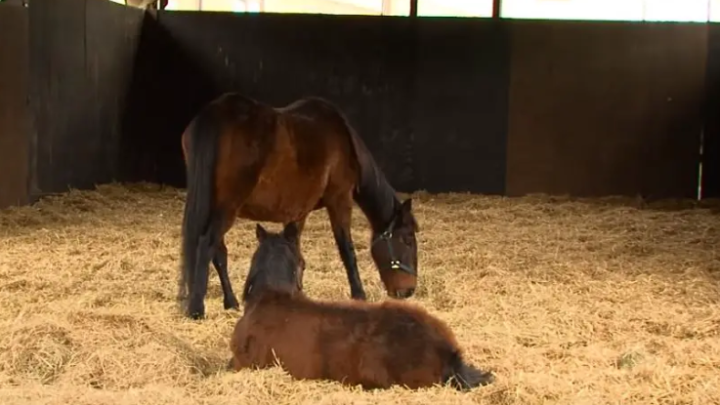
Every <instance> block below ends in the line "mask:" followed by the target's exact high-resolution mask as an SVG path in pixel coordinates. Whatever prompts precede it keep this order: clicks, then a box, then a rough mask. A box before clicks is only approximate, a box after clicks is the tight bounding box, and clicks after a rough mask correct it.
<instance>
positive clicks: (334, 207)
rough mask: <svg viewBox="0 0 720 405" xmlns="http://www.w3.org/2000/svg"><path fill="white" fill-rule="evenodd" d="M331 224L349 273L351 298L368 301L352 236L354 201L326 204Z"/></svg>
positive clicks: (337, 201)
mask: <svg viewBox="0 0 720 405" xmlns="http://www.w3.org/2000/svg"><path fill="white" fill-rule="evenodd" d="M326 207H327V212H328V216H329V217H330V224H331V226H332V231H333V236H334V237H335V244H336V245H337V248H338V250H339V251H340V258H341V259H342V262H343V265H344V266H345V271H346V272H347V278H348V282H349V283H350V296H351V297H352V298H353V299H357V300H363V301H364V300H366V299H367V297H366V295H365V290H364V289H363V285H362V281H361V280H360V273H359V271H358V266H357V257H356V256H355V246H354V245H353V241H352V235H351V232H350V229H351V228H350V227H351V221H352V199H349V198H348V199H347V200H346V199H340V200H335V201H331V202H328V203H327V204H326Z"/></svg>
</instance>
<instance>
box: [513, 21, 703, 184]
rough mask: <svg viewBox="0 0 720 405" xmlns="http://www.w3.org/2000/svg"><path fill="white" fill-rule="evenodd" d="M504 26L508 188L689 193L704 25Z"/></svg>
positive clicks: (558, 23) (694, 157)
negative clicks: (508, 59)
mask: <svg viewBox="0 0 720 405" xmlns="http://www.w3.org/2000/svg"><path fill="white" fill-rule="evenodd" d="M509 28H510V32H511V38H512V72H511V80H510V83H511V84H510V90H509V91H510V123H509V135H508V161H507V165H508V166H507V173H508V174H507V176H508V178H507V191H508V194H509V195H522V194H527V193H534V192H544V193H550V194H572V195H579V196H600V195H636V194H641V195H643V196H645V197H648V198H662V197H688V198H693V197H694V196H695V194H696V188H697V167H698V150H699V142H700V141H699V139H700V132H701V130H702V127H703V123H702V106H703V97H704V91H703V87H704V81H705V79H704V69H705V53H706V44H707V28H706V27H705V26H703V25H700V24H660V23H658V24H640V23H607V22H606V23H599V22H566V21H552V22H549V21H548V22H540V21H513V22H510V23H509Z"/></svg>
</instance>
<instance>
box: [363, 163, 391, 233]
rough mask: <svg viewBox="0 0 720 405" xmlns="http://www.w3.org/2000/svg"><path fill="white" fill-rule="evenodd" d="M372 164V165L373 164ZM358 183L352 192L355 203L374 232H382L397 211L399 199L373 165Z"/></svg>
mask: <svg viewBox="0 0 720 405" xmlns="http://www.w3.org/2000/svg"><path fill="white" fill-rule="evenodd" d="M373 166H374V165H373ZM365 173H366V174H367V176H362V177H363V179H362V180H361V181H360V184H358V187H357V189H356V191H355V193H354V199H355V202H356V203H357V205H358V206H359V207H360V209H361V210H362V212H363V213H364V214H365V216H366V217H367V219H368V221H369V222H370V226H371V227H372V229H373V231H374V232H376V233H380V232H383V231H384V230H385V228H386V227H387V226H388V225H389V224H390V221H392V219H393V217H394V216H395V213H396V212H397V209H398V206H399V205H400V201H399V200H398V198H397V196H396V195H395V189H393V188H392V186H391V185H390V183H389V182H388V181H387V179H386V178H385V176H384V175H383V173H382V172H381V171H380V170H379V169H378V168H377V166H374V167H372V168H370V170H368V171H366V172H365Z"/></svg>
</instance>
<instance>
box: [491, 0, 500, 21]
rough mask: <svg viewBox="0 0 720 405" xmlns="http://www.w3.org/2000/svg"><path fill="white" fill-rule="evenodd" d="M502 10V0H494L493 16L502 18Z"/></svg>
mask: <svg viewBox="0 0 720 405" xmlns="http://www.w3.org/2000/svg"><path fill="white" fill-rule="evenodd" d="M501 10H502V0H493V12H492V18H493V19H494V20H497V19H499V18H500V11H501Z"/></svg>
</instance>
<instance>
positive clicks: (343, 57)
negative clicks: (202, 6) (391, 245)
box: [123, 12, 509, 194]
mask: <svg viewBox="0 0 720 405" xmlns="http://www.w3.org/2000/svg"><path fill="white" fill-rule="evenodd" d="M140 43H141V48H140V50H139V52H138V56H137V58H136V61H135V72H134V75H133V77H134V79H133V84H132V86H131V95H130V96H129V98H128V101H129V103H130V104H129V105H128V107H129V109H130V111H129V112H128V114H127V119H126V130H125V133H127V134H129V136H130V137H132V139H131V138H128V142H127V143H126V149H125V156H127V157H126V158H124V159H123V161H127V162H133V163H132V166H133V167H135V168H136V169H135V172H134V173H133V175H132V176H131V177H132V178H133V179H140V178H143V179H147V180H153V181H159V182H166V183H170V184H174V185H179V186H182V185H184V181H185V179H184V168H183V163H182V156H181V154H180V153H181V152H180V135H181V133H182V130H183V129H184V127H185V125H187V123H188V122H189V121H190V120H191V118H192V115H193V114H195V112H196V111H197V110H198V109H199V107H200V106H201V105H202V104H204V103H206V102H208V101H210V99H211V98H212V97H215V96H218V95H219V94H220V93H222V92H224V91H231V90H232V91H240V92H243V93H245V94H247V95H249V96H251V97H254V98H257V99H259V100H262V101H265V102H268V103H270V104H273V105H277V106H280V105H285V104H288V103H290V102H292V101H293V100H295V99H297V98H299V97H302V96H305V95H318V96H322V97H327V98H329V99H330V100H332V101H333V102H335V103H336V104H338V105H339V106H340V107H341V108H342V109H343V110H344V111H345V113H346V114H347V115H348V117H349V119H350V121H351V123H352V124H353V125H354V126H355V127H356V128H357V129H358V132H359V133H360V135H361V136H362V137H363V138H364V139H365V142H366V143H367V145H368V147H369V148H370V150H371V151H372V153H373V154H374V156H375V158H376V160H377V161H378V163H379V164H380V166H381V167H382V169H383V170H384V171H385V172H386V174H387V176H388V178H389V180H390V181H391V182H392V184H393V185H394V186H395V187H396V188H397V189H399V190H401V191H412V190H416V189H427V190H429V191H474V192H482V193H488V194H492V193H497V194H501V193H503V191H504V183H505V180H504V170H505V160H504V157H505V144H506V140H505V133H506V130H505V125H506V121H507V101H506V89H507V82H508V78H507V74H508V70H509V69H508V59H509V57H508V49H507V46H506V43H505V40H504V35H503V32H502V30H501V28H500V26H499V24H498V23H495V22H492V21H488V20H462V21H460V22H458V21H457V20H453V19H427V20H419V21H412V20H410V19H407V18H399V17H398V18H392V17H382V18H381V17H370V18H368V17H355V16H320V15H278V14H257V15H252V14H249V15H242V14H233V13H197V12H166V13H160V16H159V18H158V20H157V21H150V20H147V21H146V24H145V25H144V29H143V35H142V38H141V42H140ZM477 49H483V52H476V51H475V50H477ZM147 174H151V178H147V177H148V176H147Z"/></svg>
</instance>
